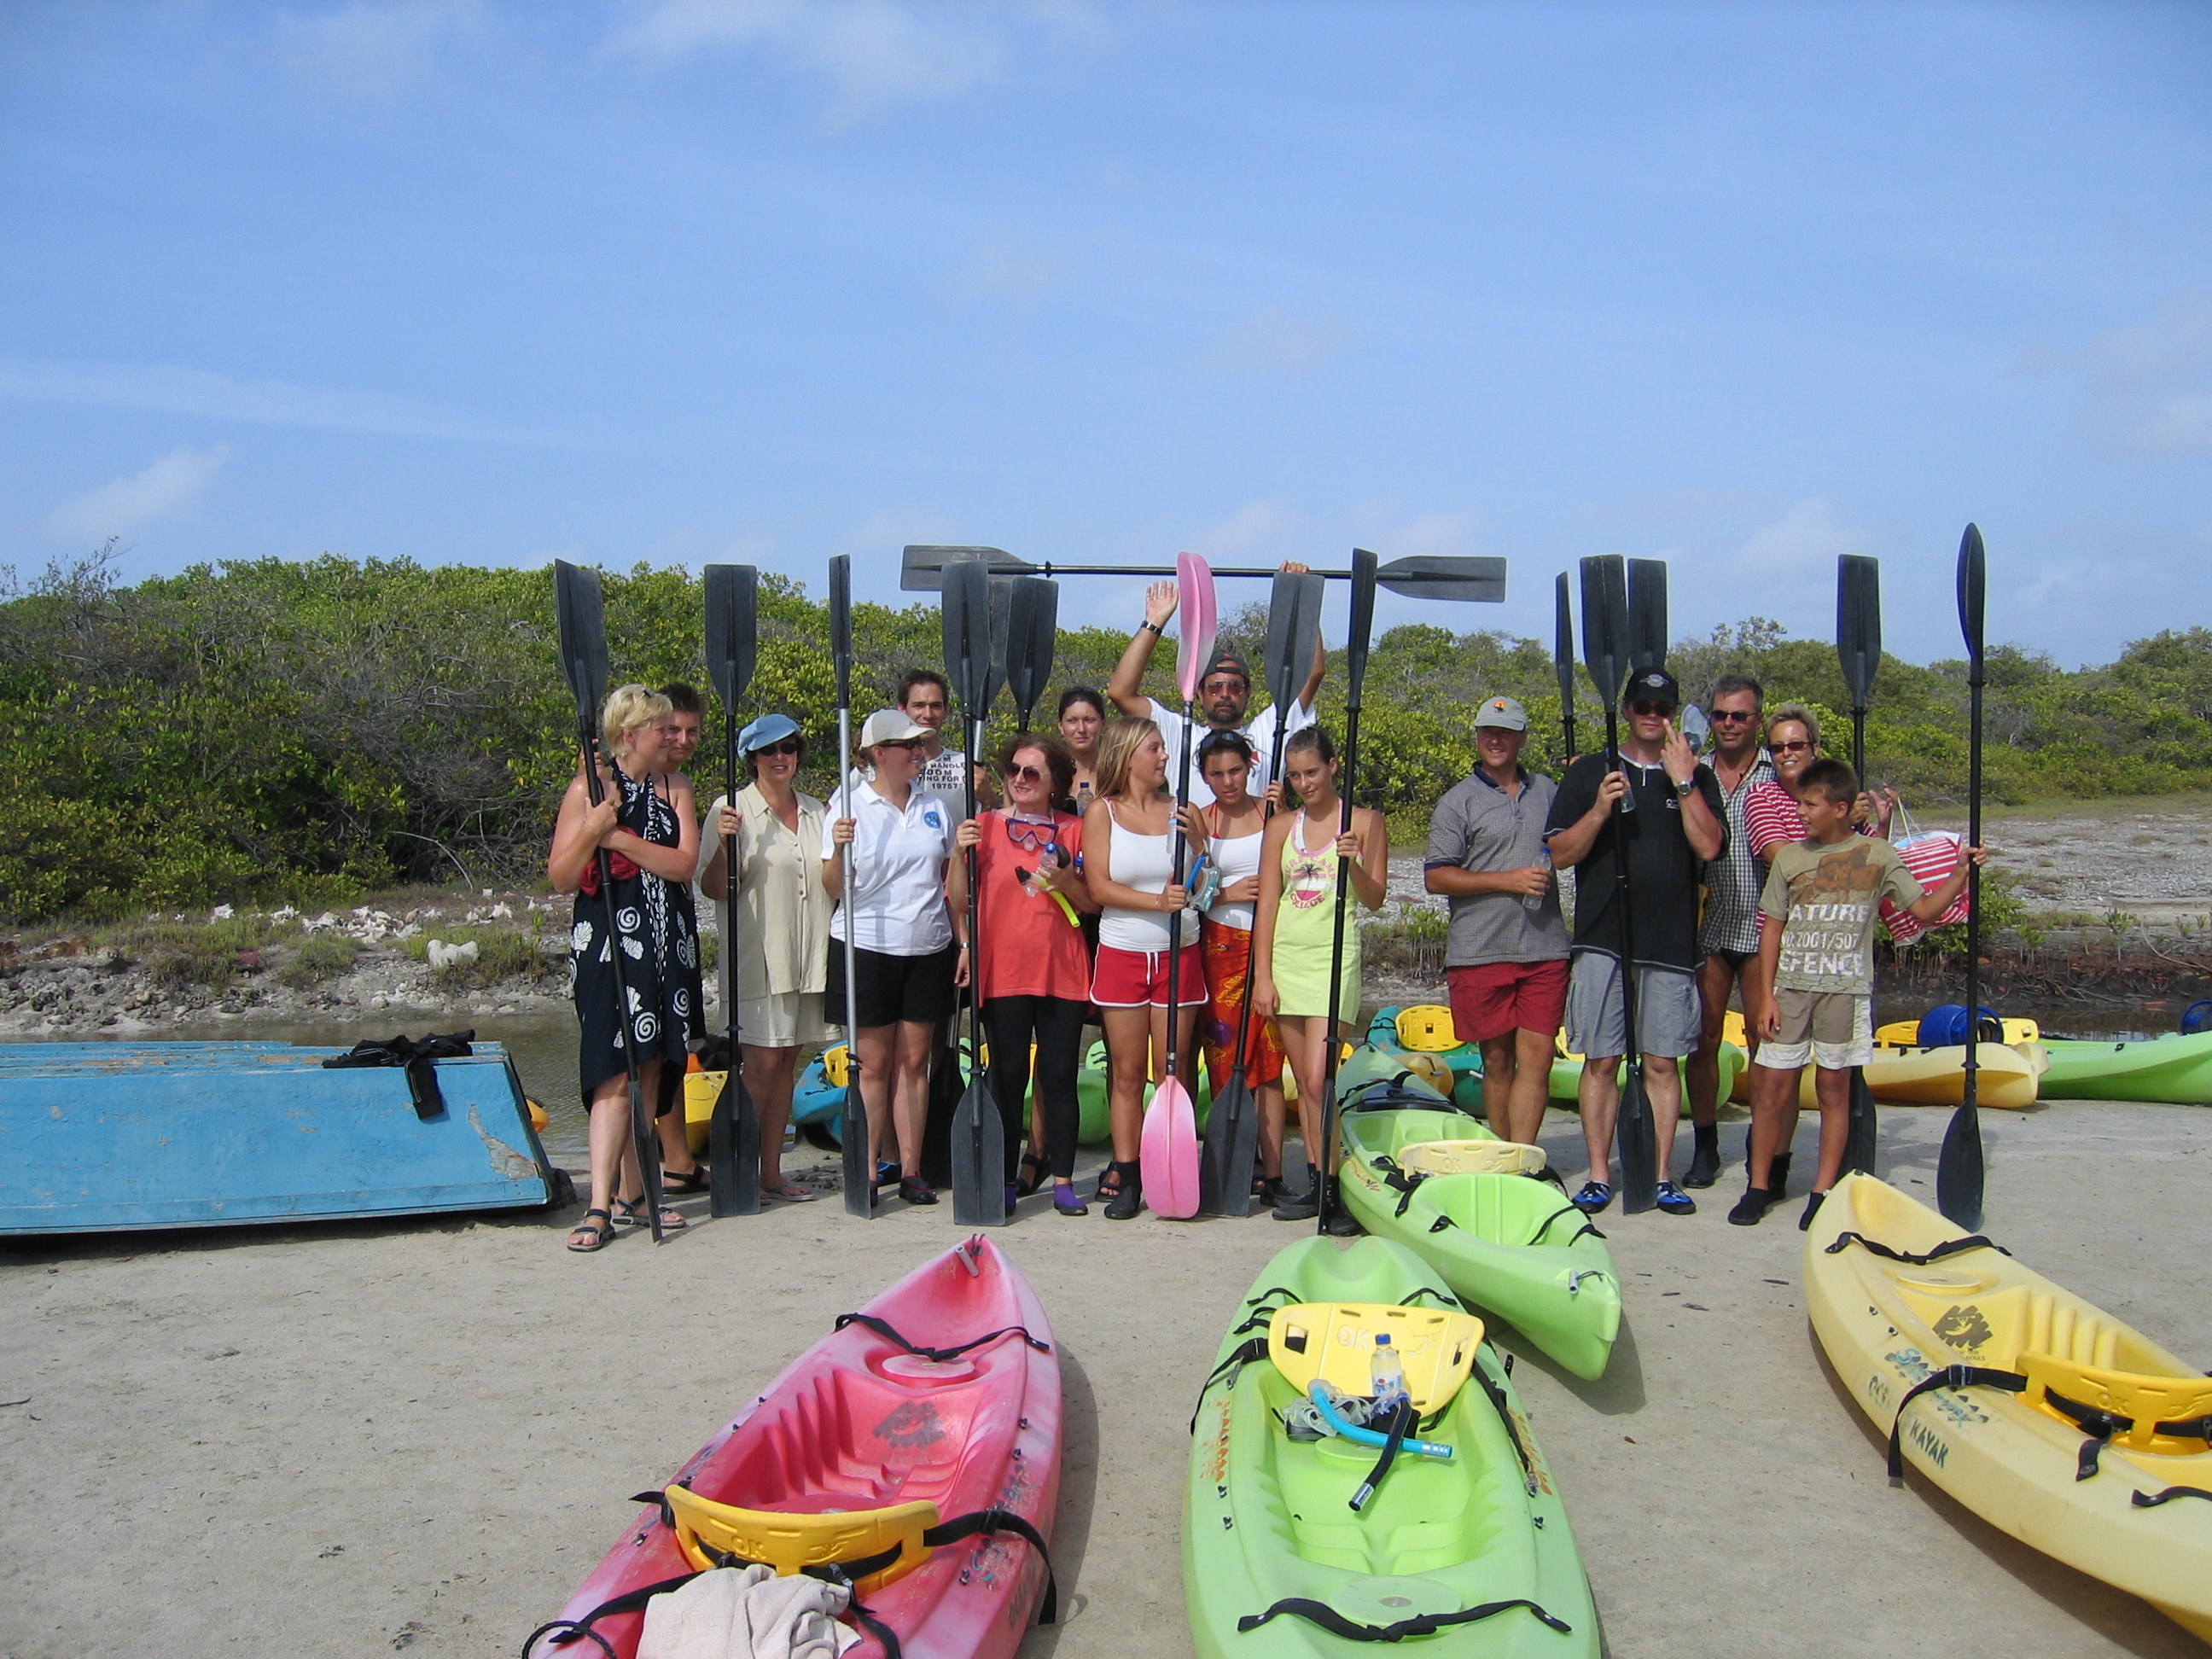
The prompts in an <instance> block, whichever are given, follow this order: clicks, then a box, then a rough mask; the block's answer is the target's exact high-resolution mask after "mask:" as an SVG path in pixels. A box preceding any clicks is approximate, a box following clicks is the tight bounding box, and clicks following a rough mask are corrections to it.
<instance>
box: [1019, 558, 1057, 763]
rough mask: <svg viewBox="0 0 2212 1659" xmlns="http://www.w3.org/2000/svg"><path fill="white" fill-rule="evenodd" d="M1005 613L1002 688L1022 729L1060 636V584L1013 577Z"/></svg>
mask: <svg viewBox="0 0 2212 1659" xmlns="http://www.w3.org/2000/svg"><path fill="white" fill-rule="evenodd" d="M1011 586H1012V589H1013V597H1012V601H1011V602H1010V604H1009V605H1008V606H1007V616H1006V689H1007V690H1010V691H1012V693H1013V694H1014V714H1015V715H1016V717H1017V721H1018V724H1019V726H1021V729H1022V730H1023V731H1024V732H1026V731H1028V730H1029V729H1030V715H1031V714H1034V713H1035V712H1036V706H1037V699H1038V698H1039V697H1042V696H1044V688H1045V684H1046V682H1048V680H1050V679H1051V678H1052V653H1053V647H1054V646H1055V645H1056V644H1057V643H1058V641H1059V638H1060V584H1059V583H1058V582H1055V581H1047V580H1045V579H1044V578H1043V577H1042V576H1016V577H1014V578H1013V579H1012V583H1011Z"/></svg>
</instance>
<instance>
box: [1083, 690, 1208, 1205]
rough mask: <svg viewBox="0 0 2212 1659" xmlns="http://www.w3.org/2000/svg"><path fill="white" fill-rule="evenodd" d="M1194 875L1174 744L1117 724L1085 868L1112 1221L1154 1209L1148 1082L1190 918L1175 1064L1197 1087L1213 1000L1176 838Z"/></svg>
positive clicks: (1195, 851) (1196, 828) (1109, 736)
mask: <svg viewBox="0 0 2212 1659" xmlns="http://www.w3.org/2000/svg"><path fill="white" fill-rule="evenodd" d="M1178 833H1180V834H1181V835H1182V836H1183V838H1184V842H1185V845H1184V847H1183V848H1182V867H1183V869H1184V870H1185V871H1186V872H1188V870H1189V868H1190V866H1191V865H1192V863H1193V861H1194V860H1196V859H1197V858H1198V857H1199V856H1200V854H1203V853H1204V852H1205V851H1206V825H1205V823H1204V821H1203V820H1202V819H1201V818H1200V817H1199V814H1198V809H1197V808H1196V807H1186V808H1185V809H1184V813H1183V817H1182V823H1181V824H1180V826H1178V824H1177V822H1176V803H1175V797H1174V796H1173V795H1171V794H1170V793H1168V749H1167V744H1166V742H1165V741H1164V739H1163V738H1161V736H1160V728H1159V726H1158V725H1157V724H1155V723H1154V722H1153V721H1152V720H1128V719H1124V720H1111V721H1109V722H1108V724H1107V726H1106V735H1105V737H1104V738H1103V740H1102V741H1101V742H1100V744H1099V745H1098V793H1097V799H1094V800H1092V802H1091V810H1090V811H1088V812H1086V813H1085V815H1084V819H1083V840H1084V845H1085V847H1087V848H1089V849H1090V850H1089V851H1088V852H1087V853H1086V854H1085V856H1084V866H1085V877H1086V879H1087V880H1088V882H1089V884H1090V887H1091V898H1092V899H1093V900H1094V901H1095V902H1097V905H1098V907H1099V911H1100V916H1099V922H1098V961H1097V965H1096V966H1095V967H1094V968H1093V969H1091V1001H1093V1002H1094V1003H1096V1004H1097V1006H1098V1012H1099V1019H1100V1023H1101V1024H1103V1025H1104V1026H1105V1028H1106V1069H1107V1096H1106V1098H1107V1110H1108V1113H1109V1117H1110V1119H1111V1121H1112V1124H1113V1133H1114V1161H1113V1162H1112V1163H1111V1164H1109V1165H1108V1166H1107V1168H1106V1171H1105V1173H1104V1174H1103V1176H1100V1177H1099V1181H1098V1196H1099V1197H1100V1198H1101V1199H1103V1200H1107V1204H1106V1218H1107V1219H1108V1220H1109V1221H1127V1220H1128V1219H1130V1218H1132V1217H1133V1216H1134V1215H1135V1214H1136V1213H1137V1212H1138V1211H1139V1209H1141V1208H1143V1207H1144V1193H1143V1182H1142V1177H1141V1176H1140V1175H1139V1170H1138V1163H1137V1154H1138V1152H1139V1146H1140V1143H1141V1142H1142V1140H1143V1138H1144V1122H1145V1085H1146V1082H1147V1081H1149V1080H1151V1079H1153V1078H1155V1077H1156V1076H1157V1075H1158V1071H1159V1067H1160V1066H1161V1064H1162V1062H1163V1061H1164V1058H1165V1055H1166V1051H1167V1048H1168V1047H1169V1043H1168V979H1169V973H1168V961H1169V952H1168V945H1169V942H1170V939H1171V938H1172V937H1173V936H1174V930H1172V929H1171V928H1170V925H1169V924H1170V919H1171V918H1175V917H1178V916H1179V917H1180V918H1181V921H1180V928H1181V939H1182V950H1181V951H1180V952H1179V954H1178V957H1177V966H1176V973H1175V979H1176V1005H1177V1006H1176V1011H1175V1018H1176V1042H1175V1043H1174V1048H1175V1051H1176V1071H1177V1073H1178V1074H1179V1075H1180V1076H1181V1077H1182V1081H1183V1085H1184V1086H1185V1087H1186V1088H1188V1086H1189V1085H1190V1081H1191V1079H1192V1077H1193V1076H1194V1074H1195V1067H1194V1066H1193V1065H1192V1063H1191V1062H1192V1054H1191V1037H1192V1036H1193V1034H1194V1032H1195V1030H1196V1029H1197V1025H1198V1011H1199V1009H1200V1007H1201V1006H1203V1005H1204V1003H1205V1001H1206V963H1205V957H1204V954H1203V952H1202V951H1200V946H1199V937H1198V927H1199V918H1198V912H1197V911H1196V910H1194V909H1192V908H1190V889H1189V887H1188V885H1187V884H1184V883H1182V882H1178V881H1176V879H1175V861H1176V845H1175V837H1176V835H1177V834H1178Z"/></svg>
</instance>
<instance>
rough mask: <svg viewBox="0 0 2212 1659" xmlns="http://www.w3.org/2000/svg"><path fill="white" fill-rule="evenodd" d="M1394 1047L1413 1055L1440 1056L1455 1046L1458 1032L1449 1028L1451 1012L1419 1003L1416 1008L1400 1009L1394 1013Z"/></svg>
mask: <svg viewBox="0 0 2212 1659" xmlns="http://www.w3.org/2000/svg"><path fill="white" fill-rule="evenodd" d="M1397 1026H1398V1046H1399V1047H1400V1048H1405V1049H1409V1050H1411V1051H1412V1052H1413V1053H1414V1054H1442V1053H1443V1051H1444V1050H1445V1049H1447V1048H1458V1047H1459V1033H1458V1032H1457V1031H1455V1030H1453V1029H1452V1017H1451V1010H1450V1009H1449V1008H1446V1007H1443V1006H1439V1005H1438V1004H1436V1003H1433V1002H1427V1003H1423V1004H1422V1005H1421V1006H1419V1007H1418V1008H1403V1009H1401V1010H1400V1011H1399V1012H1398V1019H1397Z"/></svg>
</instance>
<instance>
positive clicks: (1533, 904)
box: [1521, 847, 1552, 916]
mask: <svg viewBox="0 0 2212 1659" xmlns="http://www.w3.org/2000/svg"><path fill="white" fill-rule="evenodd" d="M1551 867H1552V849H1551V848H1549V847H1546V848H1542V849H1541V851H1539V852H1538V853H1537V854H1536V862H1535V865H1534V868H1537V869H1540V870H1549V869H1550V868H1551ZM1550 896H1552V885H1551V883H1550V882H1549V881H1548V880H1547V881H1546V882H1545V884H1544V890H1543V891H1542V892H1541V893H1530V894H1527V895H1524V896H1522V900H1521V908H1522V909H1523V910H1526V911H1527V912H1528V914H1529V915H1532V916H1534V915H1541V914H1542V913H1543V908H1544V901H1545V900H1546V899H1547V898H1549V897H1550Z"/></svg>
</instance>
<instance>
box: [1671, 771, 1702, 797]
mask: <svg viewBox="0 0 2212 1659" xmlns="http://www.w3.org/2000/svg"><path fill="white" fill-rule="evenodd" d="M1696 787H1698V775H1697V774H1696V773H1695V772H1692V773H1691V774H1690V775H1689V776H1688V777H1686V778H1684V779H1683V780H1682V781H1680V782H1679V783H1677V784H1676V785H1675V786H1674V793H1676V794H1677V795H1686V794H1688V793H1690V791H1692V789H1694V788H1696Z"/></svg>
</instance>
